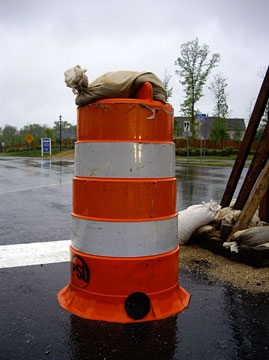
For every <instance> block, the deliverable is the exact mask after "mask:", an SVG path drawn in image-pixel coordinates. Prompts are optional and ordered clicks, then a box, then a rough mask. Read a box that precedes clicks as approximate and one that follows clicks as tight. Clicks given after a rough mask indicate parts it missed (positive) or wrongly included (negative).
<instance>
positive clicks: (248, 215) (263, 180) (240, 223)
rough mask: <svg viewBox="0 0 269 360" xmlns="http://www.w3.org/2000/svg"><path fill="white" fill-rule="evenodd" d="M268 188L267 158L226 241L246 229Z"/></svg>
mask: <svg viewBox="0 0 269 360" xmlns="http://www.w3.org/2000/svg"><path fill="white" fill-rule="evenodd" d="M268 188H269V160H267V163H266V165H265V167H264V168H263V170H262V172H261V174H260V176H259V179H258V180H257V183H256V184H255V186H254V188H253V189H252V191H251V193H250V195H249V198H248V200H247V202H246V204H245V206H244V207H243V209H242V211H241V214H240V216H239V218H238V219H237V222H236V223H235V225H234V227H233V230H232V232H231V234H230V235H229V237H228V239H227V242H229V241H231V238H232V235H233V234H234V233H235V232H236V231H239V230H243V229H246V228H247V226H248V224H249V222H250V220H251V219H252V217H253V215H254V214H255V211H256V210H257V208H258V206H259V204H260V202H261V200H262V198H263V197H264V195H265V193H266V192H267V190H268Z"/></svg>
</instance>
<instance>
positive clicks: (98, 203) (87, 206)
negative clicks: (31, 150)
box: [58, 83, 190, 323]
mask: <svg viewBox="0 0 269 360" xmlns="http://www.w3.org/2000/svg"><path fill="white" fill-rule="evenodd" d="M152 96H153V94H152V86H151V84H149V83H145V84H144V85H143V86H142V87H141V89H140V90H139V92H138V93H137V96H136V98H135V99H106V100H101V101H97V102H95V103H92V104H89V105H86V106H83V107H79V108H78V132H77V133H78V138H77V143H76V149H75V176H74V179H73V211H72V243H71V277H70V283H69V285H67V286H66V287H65V288H64V289H62V290H61V291H60V292H59V293H58V300H59V303H60V305H61V306H62V307H63V308H64V309H66V310H68V311H70V312H72V313H74V314H76V315H78V316H81V317H83V318H88V319H96V320H104V321H113V322H121V323H127V322H134V321H148V320H157V319H162V318H165V317H168V316H170V315H172V314H174V313H176V312H179V311H181V310H183V309H184V308H186V307H187V306H188V303H189V299H190V294H189V293H187V292H186V291H185V290H184V289H183V288H182V287H180V286H179V284H178V252H179V247H178V245H177V212H176V179H175V164H174V152H175V149H174V144H173V108H172V107H171V105H169V104H163V103H161V102H159V101H153V98H152Z"/></svg>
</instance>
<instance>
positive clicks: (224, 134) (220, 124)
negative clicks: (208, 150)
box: [209, 118, 229, 141]
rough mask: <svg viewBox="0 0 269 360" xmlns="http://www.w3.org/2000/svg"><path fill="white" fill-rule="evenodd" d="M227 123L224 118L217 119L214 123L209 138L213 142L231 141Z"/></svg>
mask: <svg viewBox="0 0 269 360" xmlns="http://www.w3.org/2000/svg"><path fill="white" fill-rule="evenodd" d="M225 122H226V121H225V119H222V118H216V119H215V120H214V121H213V123H212V127H211V131H210V136H209V137H210V139H211V140H213V141H217V140H227V139H229V133H228V128H227V126H226V124H225Z"/></svg>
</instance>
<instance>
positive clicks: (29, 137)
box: [24, 134, 34, 144]
mask: <svg viewBox="0 0 269 360" xmlns="http://www.w3.org/2000/svg"><path fill="white" fill-rule="evenodd" d="M24 140H25V141H27V142H28V144H30V143H31V142H32V141H33V140H34V137H33V135H31V134H27V135H26V136H25V138H24Z"/></svg>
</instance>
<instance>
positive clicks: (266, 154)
mask: <svg viewBox="0 0 269 360" xmlns="http://www.w3.org/2000/svg"><path fill="white" fill-rule="evenodd" d="M268 159H269V122H268V123H267V125H266V127H265V129H264V132H263V135H262V138H261V141H260V142H259V145H258V149H257V151H256V153H255V155H254V157H253V160H252V162H251V164H250V167H249V169H248V173H247V175H246V177H245V180H244V183H243V185H242V186H241V190H240V192H239V195H238V197H237V200H236V203H235V205H234V209H235V210H242V209H243V206H244V204H245V203H246V201H247V198H248V196H249V194H250V192H251V189H252V188H253V186H254V184H255V182H256V180H257V179H258V177H259V174H260V172H261V171H262V168H263V167H264V165H265V164H266V162H267V160H268Z"/></svg>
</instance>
